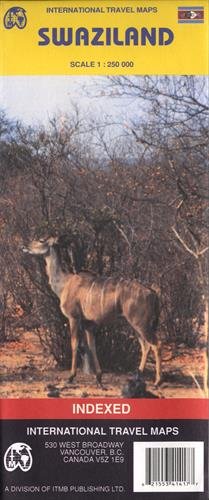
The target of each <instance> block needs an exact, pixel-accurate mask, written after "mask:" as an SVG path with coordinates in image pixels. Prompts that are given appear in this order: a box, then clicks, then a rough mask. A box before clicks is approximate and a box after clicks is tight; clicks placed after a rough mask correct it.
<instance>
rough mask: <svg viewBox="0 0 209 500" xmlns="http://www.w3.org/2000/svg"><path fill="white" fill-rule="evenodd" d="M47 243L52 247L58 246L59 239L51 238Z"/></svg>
mask: <svg viewBox="0 0 209 500" xmlns="http://www.w3.org/2000/svg"><path fill="white" fill-rule="evenodd" d="M47 243H48V245H49V246H50V247H53V245H57V243H58V237H57V236H51V238H49V239H48V240H47Z"/></svg>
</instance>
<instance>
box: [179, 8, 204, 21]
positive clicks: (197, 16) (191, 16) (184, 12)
mask: <svg viewBox="0 0 209 500" xmlns="http://www.w3.org/2000/svg"><path fill="white" fill-rule="evenodd" d="M178 23H181V24H188V23H190V24H191V23H192V24H200V23H204V7H178Z"/></svg>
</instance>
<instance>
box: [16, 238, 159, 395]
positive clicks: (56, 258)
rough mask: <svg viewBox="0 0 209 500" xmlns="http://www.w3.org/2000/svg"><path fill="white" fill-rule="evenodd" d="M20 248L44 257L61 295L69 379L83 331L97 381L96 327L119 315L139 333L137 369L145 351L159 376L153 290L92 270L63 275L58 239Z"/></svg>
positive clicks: (143, 361)
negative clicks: (69, 357)
mask: <svg viewBox="0 0 209 500" xmlns="http://www.w3.org/2000/svg"><path fill="white" fill-rule="evenodd" d="M23 251H24V252H27V253H29V254H32V255H42V256H43V257H44V259H45V262H46V273H47V275H48V279H49V284H50V286H51V288H52V290H53V292H54V293H55V294H56V295H57V296H58V297H59V299H60V308H61V310H62V312H63V314H64V315H65V316H66V317H67V318H68V320H69V324H70V332H71V349H72V366H71V373H70V381H72V380H73V378H74V377H75V375H76V369H77V351H78V343H79V333H80V331H81V329H82V331H83V332H84V331H85V333H86V340H87V346H88V350H89V352H90V354H91V358H92V360H93V365H94V369H95V372H96V379H97V381H98V383H100V384H101V378H102V372H101V368H100V364H99V361H98V358H97V353H96V347H95V338H94V333H93V330H94V327H95V326H102V325H105V324H108V323H110V322H111V320H112V321H113V320H114V319H115V317H117V316H123V317H124V318H126V320H127V321H128V323H129V324H130V325H131V326H132V327H133V328H134V330H135V331H136V332H137V334H138V339H139V342H140V345H141V351H142V356H141V361H140V363H139V370H140V371H141V372H143V370H144V368H145V364H146V360H147V356H148V353H149V350H150V349H152V350H153V352H154V355H155V363H156V378H155V384H156V385H157V384H159V382H160V379H161V357H160V342H159V341H158V339H157V335H156V330H157V325H158V319H159V299H158V296H157V294H156V292H155V291H154V290H152V289H150V288H147V287H145V286H143V285H142V284H141V283H139V282H138V281H137V280H125V279H120V280H116V279H114V278H106V279H105V278H101V277H97V276H96V275H94V274H91V273H90V272H85V271H83V272H79V273H78V274H75V273H65V272H63V270H62V267H61V262H60V239H59V238H52V237H51V238H48V239H45V240H38V241H33V242H32V243H30V244H29V246H28V247H23Z"/></svg>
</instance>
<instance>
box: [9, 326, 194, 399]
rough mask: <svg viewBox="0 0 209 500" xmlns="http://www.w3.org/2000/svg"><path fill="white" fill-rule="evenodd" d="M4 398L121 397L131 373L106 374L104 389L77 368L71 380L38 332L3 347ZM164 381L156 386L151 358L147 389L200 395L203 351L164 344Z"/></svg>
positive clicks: (164, 394)
mask: <svg viewBox="0 0 209 500" xmlns="http://www.w3.org/2000/svg"><path fill="white" fill-rule="evenodd" d="M0 357H1V372H0V381H1V391H0V396H1V397H2V398H46V397H63V398H66V397H121V391H122V388H123V387H124V385H125V384H126V383H127V380H128V379H129V378H130V376H131V373H127V374H118V373H116V374H115V373H104V375H103V384H104V388H103V389H102V388H101V387H98V386H97V384H96V382H95V378H94V375H93V374H85V373H83V372H82V371H81V370H79V371H78V374H77V377H76V379H75V380H74V381H73V382H72V383H69V382H68V378H69V371H68V370H64V371H61V370H59V369H57V368H56V367H55V366H54V363H53V360H52V359H50V357H49V356H47V355H46V353H44V351H43V347H42V346H41V344H40V342H39V339H38V337H37V335H35V334H34V333H33V332H27V333H24V334H21V336H20V337H19V339H17V340H13V341H11V342H6V343H5V344H2V345H1V346H0ZM162 358H163V363H162V370H163V382H162V384H161V386H160V387H159V388H155V387H154V384H153V381H154V363H153V360H152V358H151V357H150V359H149V362H148V364H147V368H146V371H145V374H144V375H145V380H146V388H147V390H148V391H151V392H152V393H153V394H155V395H156V396H158V397H163V398H201V397H204V394H203V392H202V389H201V388H202V386H203V383H202V380H203V370H204V360H203V350H200V349H186V350H185V347H184V346H180V347H179V348H178V351H176V352H175V351H174V348H172V347H169V348H168V347H166V348H165V347H164V349H163V353H162Z"/></svg>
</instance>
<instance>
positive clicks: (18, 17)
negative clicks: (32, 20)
mask: <svg viewBox="0 0 209 500" xmlns="http://www.w3.org/2000/svg"><path fill="white" fill-rule="evenodd" d="M26 24H27V17H26V10H25V9H22V7H11V9H9V10H8V11H7V12H6V14H5V16H4V27H5V28H6V29H7V30H11V29H12V28H14V27H15V26H16V27H17V28H19V29H20V30H22V29H23V28H25V26H26Z"/></svg>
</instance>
